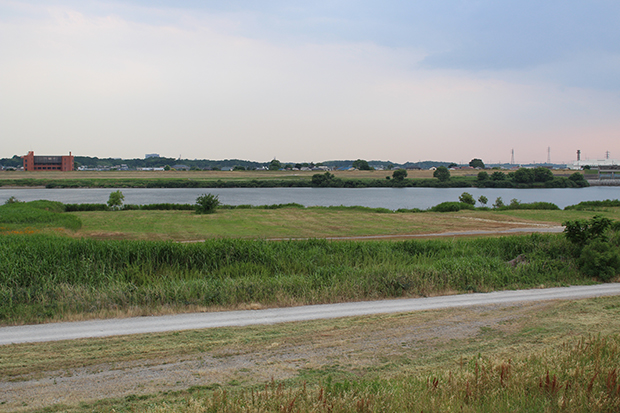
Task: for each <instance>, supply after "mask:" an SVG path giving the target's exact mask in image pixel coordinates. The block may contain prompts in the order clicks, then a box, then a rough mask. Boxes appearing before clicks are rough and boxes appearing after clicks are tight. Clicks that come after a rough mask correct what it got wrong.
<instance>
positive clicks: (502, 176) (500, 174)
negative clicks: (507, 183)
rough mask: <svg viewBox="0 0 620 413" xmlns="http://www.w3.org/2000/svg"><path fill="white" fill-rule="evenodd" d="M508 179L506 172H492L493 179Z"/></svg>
mask: <svg viewBox="0 0 620 413" xmlns="http://www.w3.org/2000/svg"><path fill="white" fill-rule="evenodd" d="M505 179H506V174H505V173H503V172H500V171H495V172H493V173H492V174H491V181H503V180H505Z"/></svg>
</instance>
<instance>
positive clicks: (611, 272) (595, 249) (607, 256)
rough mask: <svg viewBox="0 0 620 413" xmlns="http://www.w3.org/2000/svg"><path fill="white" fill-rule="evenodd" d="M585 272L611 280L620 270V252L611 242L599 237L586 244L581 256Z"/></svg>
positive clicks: (581, 264) (581, 265)
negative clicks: (619, 252)
mask: <svg viewBox="0 0 620 413" xmlns="http://www.w3.org/2000/svg"><path fill="white" fill-rule="evenodd" d="M579 266H580V267H581V271H583V273H584V274H586V275H589V276H591V277H599V278H600V279H601V281H609V280H610V279H611V278H612V277H614V276H615V275H616V274H618V272H619V271H620V254H618V248H615V247H614V246H613V245H611V244H610V243H609V242H606V241H603V240H601V239H597V240H595V241H592V242H591V243H589V244H588V245H586V246H585V247H584V248H583V250H582V251H581V255H580V256H579Z"/></svg>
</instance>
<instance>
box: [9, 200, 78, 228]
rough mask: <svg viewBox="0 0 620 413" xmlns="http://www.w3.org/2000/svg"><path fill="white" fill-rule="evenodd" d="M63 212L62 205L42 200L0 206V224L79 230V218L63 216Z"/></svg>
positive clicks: (68, 215)
mask: <svg viewBox="0 0 620 413" xmlns="http://www.w3.org/2000/svg"><path fill="white" fill-rule="evenodd" d="M64 211H65V206H64V205H63V204H62V203H60V202H54V201H44V200H40V201H31V202H15V203H11V204H5V205H0V224H18V225H19V224H26V225H33V226H39V227H41V226H42V227H62V228H67V229H70V230H73V231H76V230H78V229H80V228H81V227H82V221H81V220H80V218H78V217H76V216H74V215H70V214H63V212H64Z"/></svg>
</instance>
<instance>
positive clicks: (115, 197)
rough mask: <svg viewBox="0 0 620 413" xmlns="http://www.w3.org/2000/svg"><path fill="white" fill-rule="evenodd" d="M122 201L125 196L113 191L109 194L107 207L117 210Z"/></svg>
mask: <svg viewBox="0 0 620 413" xmlns="http://www.w3.org/2000/svg"><path fill="white" fill-rule="evenodd" d="M124 200H125V195H123V193H122V192H121V191H114V192H112V193H111V194H110V198H108V207H110V208H111V209H114V210H118V209H120V208H121V206H122V205H123V201H124Z"/></svg>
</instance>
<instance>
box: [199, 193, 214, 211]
mask: <svg viewBox="0 0 620 413" xmlns="http://www.w3.org/2000/svg"><path fill="white" fill-rule="evenodd" d="M218 206H220V200H219V198H218V196H217V195H213V194H203V195H200V196H199V197H198V198H196V213H197V214H213V213H214V212H215V211H216V209H217V207H218Z"/></svg>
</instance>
